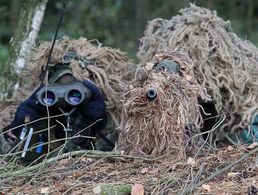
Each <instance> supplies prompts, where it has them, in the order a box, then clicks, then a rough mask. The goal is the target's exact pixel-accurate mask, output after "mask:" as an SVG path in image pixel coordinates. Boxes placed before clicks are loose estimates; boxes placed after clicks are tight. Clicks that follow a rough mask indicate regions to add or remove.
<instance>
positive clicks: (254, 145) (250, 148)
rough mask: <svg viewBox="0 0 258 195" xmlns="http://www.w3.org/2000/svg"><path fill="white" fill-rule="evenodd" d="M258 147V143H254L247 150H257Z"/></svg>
mask: <svg viewBox="0 0 258 195" xmlns="http://www.w3.org/2000/svg"><path fill="white" fill-rule="evenodd" d="M257 146H258V143H257V142H254V143H252V144H251V145H249V146H248V147H247V149H248V150H252V149H254V148H256V147H257Z"/></svg>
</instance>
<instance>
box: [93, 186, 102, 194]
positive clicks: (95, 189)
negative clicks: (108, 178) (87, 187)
mask: <svg viewBox="0 0 258 195" xmlns="http://www.w3.org/2000/svg"><path fill="white" fill-rule="evenodd" d="M92 191H93V193H94V194H100V193H101V187H100V185H98V186H96V187H95V188H93V189H92Z"/></svg>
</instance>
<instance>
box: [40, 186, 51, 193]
mask: <svg viewBox="0 0 258 195" xmlns="http://www.w3.org/2000/svg"><path fill="white" fill-rule="evenodd" d="M40 193H41V194H48V193H49V187H45V188H41V190H40Z"/></svg>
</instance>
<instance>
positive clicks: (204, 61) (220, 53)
mask: <svg viewBox="0 0 258 195" xmlns="http://www.w3.org/2000/svg"><path fill="white" fill-rule="evenodd" d="M180 13H181V15H178V16H175V17H173V18H171V19H170V20H166V19H160V18H158V19H154V20H153V21H150V22H149V24H148V26H147V28H146V30H145V32H144V36H143V37H142V38H141V45H140V47H139V52H138V58H139V59H140V60H141V64H142V65H144V64H145V63H146V62H148V61H150V60H151V59H152V58H153V56H154V55H155V53H157V52H160V51H163V50H167V49H171V50H174V51H179V52H182V53H184V54H186V55H187V56H189V57H190V58H191V59H192V60H193V62H194V63H193V74H192V75H190V76H192V77H195V78H196V79H197V81H198V83H199V84H200V85H201V86H203V87H205V88H206V89H207V91H208V94H209V95H210V96H211V97H212V100H213V102H214V105H215V107H216V110H217V113H218V116H222V115H225V116H226V120H224V122H223V123H222V124H221V125H220V127H219V128H218V132H217V133H216V136H217V139H218V140H219V139H221V138H222V137H223V134H224V133H225V132H229V131H231V132H238V131H239V130H241V129H243V128H246V127H247V126H248V124H250V123H251V122H252V120H253V118H254V117H255V115H256V114H257V112H258V91H257V89H258V80H257V79H258V70H257V67H258V49H257V48H256V47H255V46H254V45H253V44H251V43H250V42H248V41H242V40H241V39H240V38H238V37H237V35H236V34H234V33H233V32H232V30H231V27H230V22H228V21H227V22H225V21H223V20H222V19H221V18H219V17H218V16H217V14H216V12H215V11H210V10H208V9H205V8H201V7H197V6H195V5H191V6H190V7H189V8H186V9H182V10H181V11H180Z"/></svg>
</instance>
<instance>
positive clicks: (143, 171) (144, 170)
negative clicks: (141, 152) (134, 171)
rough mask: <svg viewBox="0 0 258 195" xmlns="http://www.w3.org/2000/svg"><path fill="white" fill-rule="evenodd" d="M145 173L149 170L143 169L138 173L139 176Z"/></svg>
mask: <svg viewBox="0 0 258 195" xmlns="http://www.w3.org/2000/svg"><path fill="white" fill-rule="evenodd" d="M147 172H149V169H148V168H146V167H145V168H143V169H142V170H141V171H140V173H141V174H145V173H147Z"/></svg>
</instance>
